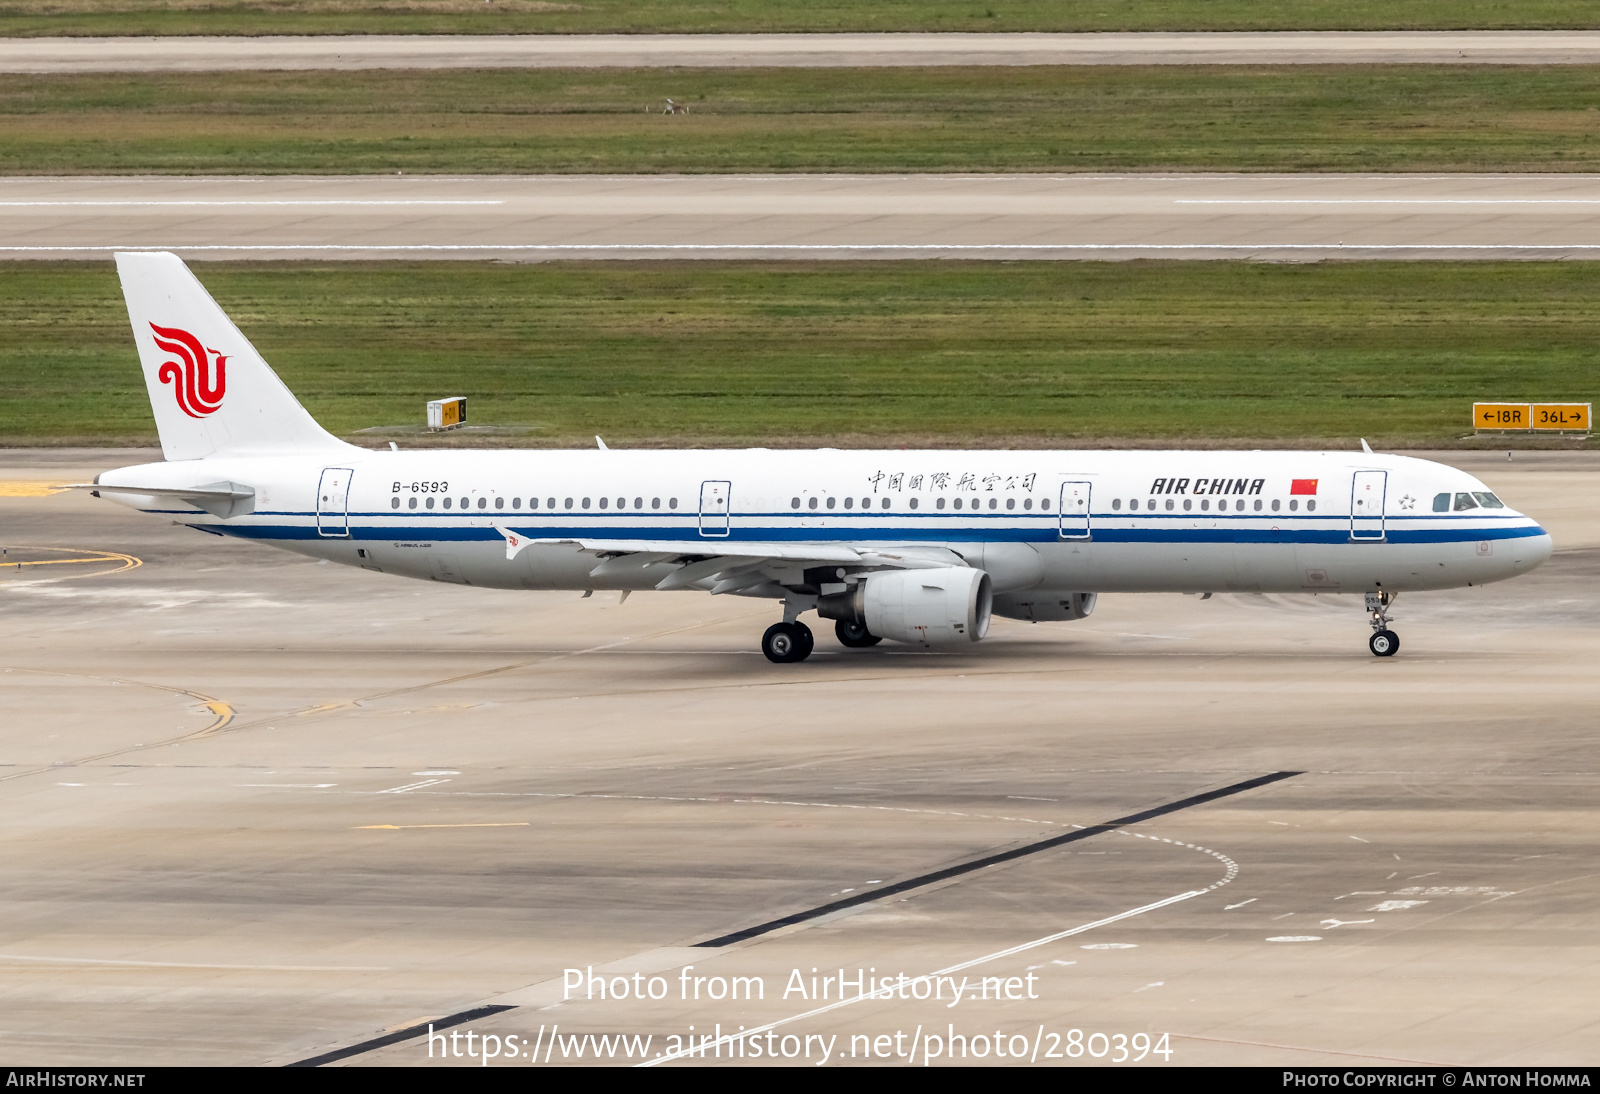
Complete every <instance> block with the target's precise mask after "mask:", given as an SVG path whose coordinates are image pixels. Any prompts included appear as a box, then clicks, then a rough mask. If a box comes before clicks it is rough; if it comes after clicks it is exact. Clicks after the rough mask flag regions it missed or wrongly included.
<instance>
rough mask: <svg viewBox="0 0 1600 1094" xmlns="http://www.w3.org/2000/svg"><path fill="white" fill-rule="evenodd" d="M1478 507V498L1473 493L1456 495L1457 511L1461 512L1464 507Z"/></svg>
mask: <svg viewBox="0 0 1600 1094" xmlns="http://www.w3.org/2000/svg"><path fill="white" fill-rule="evenodd" d="M1477 507H1478V499H1476V498H1474V497H1473V496H1472V495H1471V494H1457V495H1456V512H1458V513H1459V512H1461V511H1462V510H1463V509H1476V508H1477Z"/></svg>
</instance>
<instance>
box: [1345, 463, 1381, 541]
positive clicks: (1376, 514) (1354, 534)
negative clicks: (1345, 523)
mask: <svg viewBox="0 0 1600 1094" xmlns="http://www.w3.org/2000/svg"><path fill="white" fill-rule="evenodd" d="M1388 488H1389V473H1388V472H1387V471H1357V472H1356V473H1355V479H1354V481H1353V483H1352V484H1351V487H1350V538H1351V539H1353V540H1359V541H1362V542H1366V543H1377V542H1379V541H1381V540H1382V539H1383V495H1384V493H1385V492H1386V491H1387V490H1388Z"/></svg>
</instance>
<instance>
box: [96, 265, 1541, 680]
mask: <svg viewBox="0 0 1600 1094" xmlns="http://www.w3.org/2000/svg"><path fill="white" fill-rule="evenodd" d="M117 271H118V273H119V274H120V276H121V279H122V289H123V294H124V296H125V297H126V298H127V303H128V316H129V319H130V320H131V321H132V323H133V336H134V341H135V342H136V343H137V344H138V348H139V359H140V362H141V363H142V365H143V367H144V377H145V383H146V384H147V386H148V388H149V392H150V401H151V405H152V407H153V408H154V411H155V418H156V426H157V428H158V430H159V432H160V436H161V448H162V453H163V455H164V456H165V457H166V459H165V462H163V463H153V464H143V465H140V466H136V467H124V468H121V469H119V470H116V471H108V472H106V473H104V474H102V475H100V476H99V477H98V478H97V479H96V480H95V482H94V483H92V484H81V485H82V486H83V487H84V488H85V489H92V490H94V491H95V492H96V494H97V496H102V497H107V498H111V499H114V500H116V501H118V502H121V503H122V504H124V505H128V506H131V507H133V508H135V509H138V510H141V511H143V512H147V513H155V514H159V515H161V516H163V517H172V518H176V519H177V520H179V521H181V522H183V523H185V524H188V525H190V526H192V527H194V528H197V529H200V530H202V531H206V532H213V533H219V534H222V535H230V536H239V537H242V538H246V539H252V540H257V541H260V542H262V543H268V544H271V545H272V546H275V547H282V548H284V549H286V550H290V551H296V552H299V553H301V554H305V555H311V556H313V557H316V558H321V559H327V560H329V561H331V562H340V563H344V564H345V565H348V566H359V567H361V568H362V569H366V570H372V571H375V572H378V573H386V574H399V575H401V576H404V577H416V578H425V579H429V580H433V581H447V582H455V583H457V584H462V585H480V586H487V587H491V588H500V589H572V590H584V591H587V590H595V589H615V590H622V591H624V592H626V591H629V590H635V589H682V590H699V591H701V592H709V593H711V594H713V595H731V596H746V597H760V598H765V599H768V600H772V601H773V602H774V610H775V614H776V613H777V612H781V614H782V618H781V620H780V621H777V622H774V623H773V624H772V626H770V627H769V628H767V631H766V634H765V635H764V636H763V637H762V640H761V648H762V652H764V653H765V654H766V656H767V657H768V658H769V659H770V660H772V661H775V662H780V663H781V662H792V661H802V660H804V659H805V658H806V657H807V656H809V655H810V653H811V650H812V645H813V635H812V631H811V629H810V628H809V627H808V626H806V625H805V624H804V623H802V622H801V621H800V617H801V616H802V615H804V614H806V613H808V612H813V611H814V612H816V613H817V615H818V616H820V617H821V618H823V619H829V620H832V621H833V623H834V632H835V634H836V635H837V636H838V639H839V641H840V642H841V643H843V644H844V645H845V646H850V647H862V646H870V645H873V644H875V643H877V642H879V641H880V640H882V639H885V638H887V639H891V640H893V641H897V642H907V643H915V644H919V645H927V646H934V645H955V646H959V645H963V644H966V643H972V642H977V641H979V640H981V639H982V638H983V637H984V635H985V634H986V633H987V632H988V629H989V620H990V617H991V615H993V614H998V615H1002V616H1006V617H1008V618H1011V619H1022V620H1032V621H1036V622H1047V621H1060V620H1072V619H1082V618H1084V617H1085V616H1087V615H1088V614H1089V613H1090V612H1092V611H1093V610H1094V606H1095V597H1096V596H1097V595H1098V594H1099V593H1104V592H1114V593H1115V592H1141V593H1148V592H1171V593H1209V592H1214V591H1248V592H1270V593H1359V594H1362V595H1363V596H1364V598H1365V599H1364V603H1365V609H1366V611H1367V612H1368V613H1369V618H1370V622H1371V625H1372V636H1371V639H1370V641H1369V647H1370V649H1371V650H1372V652H1373V653H1374V654H1376V655H1378V656H1379V657H1388V656H1391V655H1393V654H1394V653H1395V652H1396V651H1397V650H1398V649H1399V646H1400V640H1399V638H1398V637H1397V636H1396V635H1395V633H1394V631H1393V630H1391V629H1390V623H1389V610H1390V607H1391V605H1392V604H1393V603H1394V598H1395V596H1396V595H1398V594H1399V593H1402V592H1410V591H1413V590H1423V589H1449V588H1457V587H1461V586H1466V585H1479V584H1483V583H1486V582H1490V581H1499V580H1502V579H1504V578H1509V577H1515V576H1516V575H1518V574H1523V573H1526V572H1527V571H1529V570H1531V569H1533V568H1534V567H1535V566H1538V565H1539V564H1540V563H1541V562H1543V561H1544V560H1545V559H1547V558H1549V557H1550V551H1551V542H1550V536H1549V535H1548V534H1547V533H1546V532H1545V530H1544V529H1543V528H1541V527H1540V526H1539V525H1538V523H1537V522H1535V521H1533V520H1532V519H1530V518H1528V517H1527V516H1524V515H1523V514H1522V513H1519V512H1517V511H1516V510H1515V509H1512V508H1510V507H1509V506H1507V505H1506V504H1505V503H1504V502H1502V501H1501V500H1500V499H1499V498H1498V497H1496V496H1495V495H1494V493H1493V492H1492V491H1490V490H1489V489H1488V487H1486V486H1485V485H1484V484H1483V483H1481V482H1479V481H1478V480H1477V479H1475V478H1473V477H1472V476H1470V475H1467V474H1465V473H1464V472H1461V471H1458V470H1456V469H1454V468H1451V467H1446V466H1444V465H1442V464H1438V463H1432V462H1429V461H1427V460H1419V459H1413V458H1409V457H1404V456H1387V455H1378V454H1375V453H1372V452H1370V451H1362V452H1089V451H1071V450H1065V451H1038V452H1026V451H904V450H888V451H837V450H832V449H823V450H820V451H770V450H767V449H745V450H738V451H675V452H663V451H632V452H625V451H610V450H607V449H604V448H603V447H601V448H596V449H595V450H585V451H504V450H491V451H460V450H455V451H415V452H398V451H393V446H391V450H389V451H370V450H367V449H363V448H357V447H355V446H353V445H349V444H346V443H345V442H343V441H340V440H339V439H337V438H336V437H334V436H332V435H331V434H329V433H328V432H327V431H326V430H324V429H323V428H322V427H321V426H319V425H318V424H317V423H316V422H315V421H314V420H313V419H312V417H311V415H310V414H308V413H307V412H306V410H305V408H304V407H302V406H301V405H300V403H299V402H298V401H297V400H296V399H295V397H294V395H292V394H291V393H290V392H289V390H288V388H286V387H285V386H284V385H283V382H282V381H280V380H279V379H278V377H277V375H276V374H274V373H273V371H272V369H271V368H269V367H268V365H267V363H266V361H264V360H263V359H262V358H261V355H260V354H258V353H257V352H256V350H255V348H254V347H253V346H252V345H251V344H250V342H249V341H248V340H247V339H246V338H245V337H244V335H243V334H241V333H240V332H239V330H238V328H237V327H235V326H234V325H233V323H232V322H230V321H229V320H228V317H227V316H226V315H224V314H223V312H222V309H221V308H219V307H218V306H217V304H216V302H215V301H213V300H212V299H211V297H210V295H209V294H208V293H207V292H206V290H205V289H204V288H203V287H202V286H201V285H200V283H199V282H198V281H197V280H196V279H195V278H194V275H193V274H191V273H190V272H189V270H188V268H187V267H185V266H184V264H183V263H182V262H181V261H180V260H179V259H178V257H177V256H176V255H172V254H167V253H164V252H137V253H126V254H119V255H117ZM1362 447H1363V449H1365V448H1366V446H1365V444H1363V446H1362Z"/></svg>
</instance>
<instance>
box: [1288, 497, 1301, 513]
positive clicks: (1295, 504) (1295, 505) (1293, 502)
mask: <svg viewBox="0 0 1600 1094" xmlns="http://www.w3.org/2000/svg"><path fill="white" fill-rule="evenodd" d="M1299 508H1300V499H1299V498H1290V499H1289V512H1291V513H1292V512H1294V511H1295V510H1296V509H1299Z"/></svg>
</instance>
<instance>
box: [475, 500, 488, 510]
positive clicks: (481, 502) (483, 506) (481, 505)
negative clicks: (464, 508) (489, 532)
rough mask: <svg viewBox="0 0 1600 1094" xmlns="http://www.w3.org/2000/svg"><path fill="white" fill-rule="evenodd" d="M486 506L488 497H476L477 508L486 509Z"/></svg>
mask: <svg viewBox="0 0 1600 1094" xmlns="http://www.w3.org/2000/svg"><path fill="white" fill-rule="evenodd" d="M488 507H489V499H488V498H479V499H478V508H479V509H487V508H488Z"/></svg>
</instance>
